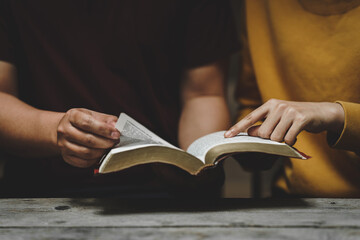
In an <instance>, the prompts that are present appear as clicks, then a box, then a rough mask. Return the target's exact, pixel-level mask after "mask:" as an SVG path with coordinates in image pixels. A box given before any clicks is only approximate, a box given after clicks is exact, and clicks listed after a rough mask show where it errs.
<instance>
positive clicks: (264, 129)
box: [257, 109, 282, 139]
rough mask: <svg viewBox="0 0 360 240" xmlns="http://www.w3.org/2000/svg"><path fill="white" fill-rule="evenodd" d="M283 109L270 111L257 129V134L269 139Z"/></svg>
mask: <svg viewBox="0 0 360 240" xmlns="http://www.w3.org/2000/svg"><path fill="white" fill-rule="evenodd" d="M281 115H282V111H281V110H279V109H276V110H273V111H270V113H269V114H268V116H267V117H266V119H265V121H264V122H263V123H262V124H261V126H260V127H259V128H258V129H257V136H259V137H261V138H266V139H269V138H270V136H271V134H272V133H273V131H274V129H275V127H276V125H277V124H278V123H279V121H280V118H281Z"/></svg>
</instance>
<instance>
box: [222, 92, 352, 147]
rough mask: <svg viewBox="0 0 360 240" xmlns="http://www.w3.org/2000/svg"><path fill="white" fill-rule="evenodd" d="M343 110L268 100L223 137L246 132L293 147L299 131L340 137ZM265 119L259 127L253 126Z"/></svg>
mask: <svg viewBox="0 0 360 240" xmlns="http://www.w3.org/2000/svg"><path fill="white" fill-rule="evenodd" d="M344 118H345V117H344V110H343V108H342V106H341V105H340V104H338V103H327V102H319V103H314V102H291V101H283V100H277V99H271V100H269V101H267V102H266V103H265V104H263V105H262V106H260V107H259V108H257V109H255V110H254V111H253V112H251V113H250V114H249V115H247V116H246V117H245V118H244V119H242V120H241V121H239V122H238V123H237V124H236V125H234V126H233V127H231V128H230V130H229V131H227V132H226V133H225V137H233V136H235V135H237V134H238V133H240V132H244V131H246V130H247V132H248V134H249V135H250V136H257V137H261V138H267V139H271V140H274V141H277V142H283V141H285V143H287V144H289V145H293V144H295V142H296V137H297V135H298V134H299V133H300V132H301V131H302V130H305V131H308V132H311V133H319V132H321V131H331V132H334V133H338V134H340V132H341V130H342V128H343V125H344ZM261 120H264V122H263V123H262V124H261V125H258V126H252V125H253V124H255V123H256V122H258V121H261Z"/></svg>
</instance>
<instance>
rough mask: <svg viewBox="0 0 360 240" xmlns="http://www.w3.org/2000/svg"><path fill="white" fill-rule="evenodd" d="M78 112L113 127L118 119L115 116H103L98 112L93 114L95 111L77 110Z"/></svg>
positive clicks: (103, 114)
mask: <svg viewBox="0 0 360 240" xmlns="http://www.w3.org/2000/svg"><path fill="white" fill-rule="evenodd" d="M79 111H81V112H84V113H89V114H91V115H92V116H93V117H94V118H96V119H98V120H99V121H102V122H105V123H108V124H110V125H113V126H114V127H115V124H116V122H117V120H118V118H117V117H116V116H113V115H109V114H105V113H100V112H95V111H92V110H89V109H85V108H79Z"/></svg>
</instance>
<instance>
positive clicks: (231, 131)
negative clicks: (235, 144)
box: [225, 129, 234, 137]
mask: <svg viewBox="0 0 360 240" xmlns="http://www.w3.org/2000/svg"><path fill="white" fill-rule="evenodd" d="M233 132H234V130H232V129H230V130H229V131H227V132H226V133H225V137H231V135H232V134H233Z"/></svg>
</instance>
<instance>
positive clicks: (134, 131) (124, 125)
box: [115, 113, 178, 149]
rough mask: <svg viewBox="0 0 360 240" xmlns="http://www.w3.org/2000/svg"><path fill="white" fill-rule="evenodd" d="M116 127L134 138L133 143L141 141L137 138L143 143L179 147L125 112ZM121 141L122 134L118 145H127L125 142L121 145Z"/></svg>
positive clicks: (124, 134) (127, 141) (123, 134)
mask: <svg viewBox="0 0 360 240" xmlns="http://www.w3.org/2000/svg"><path fill="white" fill-rule="evenodd" d="M115 127H116V128H117V129H118V130H119V131H120V133H121V135H122V136H125V137H127V138H132V139H134V141H133V143H134V142H139V141H136V139H138V140H141V144H155V145H158V144H160V145H165V146H168V147H171V148H176V149H178V148H177V147H175V146H173V145H171V144H170V143H168V142H167V141H165V140H163V139H162V138H160V137H159V136H157V135H156V134H154V133H153V132H151V131H150V130H148V129H147V128H146V127H144V126H143V125H141V124H140V123H138V122H137V121H136V120H134V119H133V118H131V117H129V116H128V115H127V114H125V113H121V114H120V116H119V119H118V121H117V122H116V125H115ZM124 140H126V141H125V143H129V141H130V140H129V139H124ZM121 141H122V138H121V136H120V145H119V146H116V147H122V146H125V145H124V144H123V145H121ZM139 143H140V142H139Z"/></svg>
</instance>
